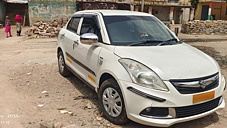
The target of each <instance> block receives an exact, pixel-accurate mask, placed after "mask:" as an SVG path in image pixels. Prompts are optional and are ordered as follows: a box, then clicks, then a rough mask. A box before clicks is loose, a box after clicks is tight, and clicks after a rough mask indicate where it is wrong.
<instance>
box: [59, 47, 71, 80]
mask: <svg viewBox="0 0 227 128" xmlns="http://www.w3.org/2000/svg"><path fill="white" fill-rule="evenodd" d="M58 69H59V73H60V74H61V75H62V76H64V77H67V76H70V75H71V72H70V71H69V70H68V69H67V68H66V64H65V59H64V56H63V53H62V51H59V53H58Z"/></svg>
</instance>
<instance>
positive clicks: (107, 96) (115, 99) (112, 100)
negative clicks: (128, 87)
mask: <svg viewBox="0 0 227 128" xmlns="http://www.w3.org/2000/svg"><path fill="white" fill-rule="evenodd" d="M102 103H103V106H104V108H105V110H106V112H107V113H108V114H109V115H110V116H112V117H117V116H119V115H120V114H121V111H122V107H123V106H122V100H121V97H120V95H119V94H118V92H117V91H116V90H115V89H113V88H110V87H109V88H106V89H105V90H104V92H103V95H102Z"/></svg>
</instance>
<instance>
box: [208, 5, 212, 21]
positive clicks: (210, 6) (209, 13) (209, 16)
mask: <svg viewBox="0 0 227 128" xmlns="http://www.w3.org/2000/svg"><path fill="white" fill-rule="evenodd" d="M211 8H212V1H210V4H209V11H208V18H207V19H208V20H211Z"/></svg>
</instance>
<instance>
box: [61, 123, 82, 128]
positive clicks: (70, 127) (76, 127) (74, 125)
mask: <svg viewBox="0 0 227 128" xmlns="http://www.w3.org/2000/svg"><path fill="white" fill-rule="evenodd" d="M62 128H80V126H79V125H77V124H70V125H67V126H65V127H62Z"/></svg>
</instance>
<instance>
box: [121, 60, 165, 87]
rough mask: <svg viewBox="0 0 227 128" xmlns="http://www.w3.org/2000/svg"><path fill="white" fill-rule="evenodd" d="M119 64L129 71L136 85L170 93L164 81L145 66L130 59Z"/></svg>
mask: <svg viewBox="0 0 227 128" xmlns="http://www.w3.org/2000/svg"><path fill="white" fill-rule="evenodd" d="M119 62H120V63H121V64H122V65H123V66H124V68H125V69H126V70H127V71H128V73H129V75H130V77H131V79H132V81H133V82H134V83H136V84H139V85H141V86H145V87H148V88H152V89H157V90H162V91H168V88H167V87H166V85H165V84H164V83H163V81H162V80H161V79H160V78H159V77H158V76H157V75H156V74H155V73H154V72H153V71H152V70H150V69H149V68H147V67H146V66H144V65H143V64H141V63H138V62H136V61H134V60H130V59H120V60H119Z"/></svg>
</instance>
